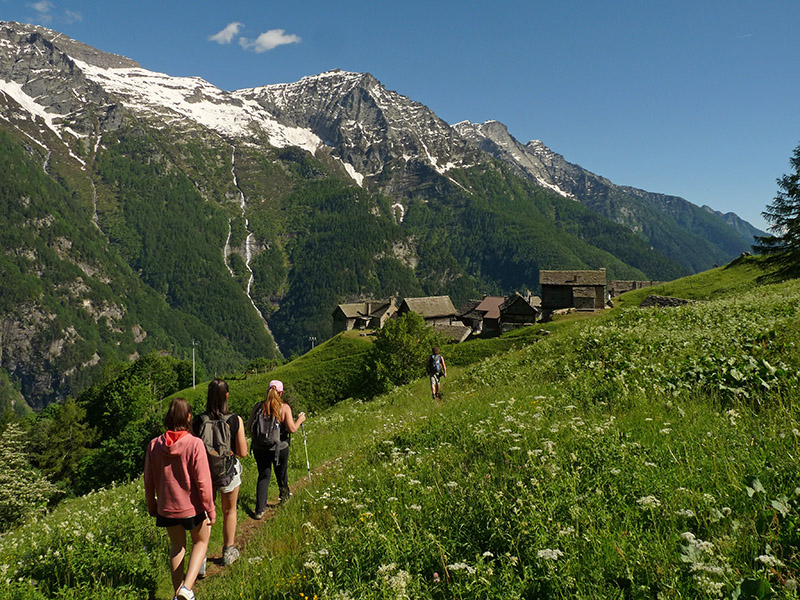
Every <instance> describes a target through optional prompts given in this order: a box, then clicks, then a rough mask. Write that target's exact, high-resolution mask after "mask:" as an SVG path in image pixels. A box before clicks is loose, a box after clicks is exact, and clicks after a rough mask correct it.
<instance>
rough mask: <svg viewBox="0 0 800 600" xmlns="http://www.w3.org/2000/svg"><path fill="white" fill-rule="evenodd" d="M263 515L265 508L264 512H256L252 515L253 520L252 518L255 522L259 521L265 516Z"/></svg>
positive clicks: (265, 510) (265, 512)
mask: <svg viewBox="0 0 800 600" xmlns="http://www.w3.org/2000/svg"><path fill="white" fill-rule="evenodd" d="M265 514H267V509H266V508H265V509H264V510H262V511H260V512H257V513H256V514H254V515H253V518H254V519H255V520H256V521H260V520H261V519H263V518H264V515H265Z"/></svg>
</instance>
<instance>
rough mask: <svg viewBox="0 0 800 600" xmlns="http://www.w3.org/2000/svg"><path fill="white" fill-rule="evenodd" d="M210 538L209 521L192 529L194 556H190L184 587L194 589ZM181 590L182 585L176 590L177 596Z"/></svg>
mask: <svg viewBox="0 0 800 600" xmlns="http://www.w3.org/2000/svg"><path fill="white" fill-rule="evenodd" d="M209 537H211V523H209V521H208V519H206V520H205V521H203V522H202V523H201V524H200V525H198V526H197V527H195V528H194V529H192V554H191V556H189V566H188V568H187V569H186V578H185V579H184V580H183V585H185V586H186V588H187V589H190V590H191V589H194V583H195V581H197V574H198V573H199V572H200V565H202V564H203V561H204V560H205V558H206V552H207V551H208V538H209ZM180 589H181V586H180V585H178V587H177V588H175V594H176V595H177V593H178V590H180Z"/></svg>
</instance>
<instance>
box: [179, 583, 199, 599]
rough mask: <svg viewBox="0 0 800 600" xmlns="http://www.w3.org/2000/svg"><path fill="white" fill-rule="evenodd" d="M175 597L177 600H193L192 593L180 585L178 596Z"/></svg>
mask: <svg viewBox="0 0 800 600" xmlns="http://www.w3.org/2000/svg"><path fill="white" fill-rule="evenodd" d="M175 597H176V598H177V599H178V600H194V592H193V591H192V590H190V589H189V588H187V587H186V586H185V585H182V586H181V589H179V590H178V595H177V596H175Z"/></svg>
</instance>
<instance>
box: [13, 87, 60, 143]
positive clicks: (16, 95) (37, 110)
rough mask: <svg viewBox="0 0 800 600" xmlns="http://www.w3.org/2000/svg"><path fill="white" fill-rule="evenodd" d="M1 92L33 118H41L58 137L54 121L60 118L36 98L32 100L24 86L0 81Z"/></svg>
mask: <svg viewBox="0 0 800 600" xmlns="http://www.w3.org/2000/svg"><path fill="white" fill-rule="evenodd" d="M0 92H2V93H3V94H5V95H6V96H7V97H9V98H11V99H12V100H14V101H15V102H16V103H17V104H19V105H20V106H21V107H22V108H23V109H25V110H26V111H28V113H29V114H30V115H31V118H33V117H39V118H40V119H42V121H44V122H45V124H46V125H47V126H48V127H49V128H50V129H52V130H53V133H55V134H56V135H58V130H57V129H56V127H55V125H54V124H53V120H54V119H55V118H56V117H57V116H59V115H54V114H52V113H49V112H47V111H46V110H45V108H44V106H42V105H41V104H39V103H37V102H36V100H35V99H34V98H31V97H30V96H29V95H28V94H26V93H25V92H24V91H23V89H22V86H21V85H20V84H18V83H16V82H14V81H4V80H2V79H0Z"/></svg>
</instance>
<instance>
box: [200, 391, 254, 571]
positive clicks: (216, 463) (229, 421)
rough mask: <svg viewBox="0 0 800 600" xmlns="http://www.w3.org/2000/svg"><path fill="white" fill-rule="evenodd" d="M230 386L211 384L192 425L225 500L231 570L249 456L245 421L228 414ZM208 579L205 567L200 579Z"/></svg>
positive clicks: (225, 558) (225, 553)
mask: <svg viewBox="0 0 800 600" xmlns="http://www.w3.org/2000/svg"><path fill="white" fill-rule="evenodd" d="M228 395H229V392H228V384H227V382H225V381H224V380H222V379H214V380H213V381H212V382H211V383H209V384H208V395H207V396H206V412H204V413H202V414H200V415H197V417H195V419H194V423H193V424H192V428H193V431H194V434H195V435H196V436H197V437H199V438H200V439H201V440H203V443H204V445H205V448H206V452H208V464H209V467H210V469H211V482H212V483H213V485H214V493H216V492H219V495H220V497H221V499H222V565H223V566H225V567H227V566H229V565H230V564H232V563H233V562H234V561H235V560H236V559H237V558H239V549H238V548H236V546H235V545H234V541H235V538H236V504H237V502H238V500H239V486H240V485H241V484H242V463H241V462H240V461H239V458H240V457H241V458H244V457H245V456H247V438H245V436H244V422H243V421H242V417H240V416H239V415H236V414H233V413H231V411H230V410H228ZM203 576H205V563H203V568H202V569H201V570H200V577H203Z"/></svg>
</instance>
